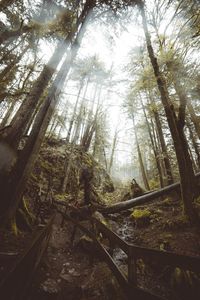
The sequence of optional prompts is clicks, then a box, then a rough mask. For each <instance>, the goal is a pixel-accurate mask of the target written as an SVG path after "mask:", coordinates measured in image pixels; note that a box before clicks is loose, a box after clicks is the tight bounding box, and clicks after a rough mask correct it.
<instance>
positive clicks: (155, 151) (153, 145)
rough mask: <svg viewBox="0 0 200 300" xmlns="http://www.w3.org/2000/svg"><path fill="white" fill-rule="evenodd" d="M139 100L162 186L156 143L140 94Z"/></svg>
mask: <svg viewBox="0 0 200 300" xmlns="http://www.w3.org/2000/svg"><path fill="white" fill-rule="evenodd" d="M140 101H141V104H142V110H143V113H144V117H145V121H146V125H147V129H148V133H149V137H150V141H151V146H152V149H153V153H154V157H155V161H156V166H157V170H158V176H159V180H160V187H161V188H162V187H163V186H164V181H163V176H162V169H161V165H160V161H159V156H158V149H157V148H156V145H155V144H154V140H153V136H152V133H151V128H150V125H149V121H148V118H147V114H146V111H145V107H144V104H143V101H142V98H141V96H140Z"/></svg>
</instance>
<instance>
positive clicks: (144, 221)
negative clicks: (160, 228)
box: [131, 208, 151, 227]
mask: <svg viewBox="0 0 200 300" xmlns="http://www.w3.org/2000/svg"><path fill="white" fill-rule="evenodd" d="M150 216H151V212H150V211H149V210H148V209H147V208H145V209H134V210H133V212H132V213H131V218H132V220H133V221H134V222H135V225H136V226H137V227H142V226H146V225H148V224H149V223H150Z"/></svg>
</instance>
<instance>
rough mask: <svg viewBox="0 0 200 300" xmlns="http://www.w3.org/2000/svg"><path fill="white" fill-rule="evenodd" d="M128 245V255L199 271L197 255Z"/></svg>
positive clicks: (199, 259)
mask: <svg viewBox="0 0 200 300" xmlns="http://www.w3.org/2000/svg"><path fill="white" fill-rule="evenodd" d="M129 247H130V250H129V251H130V252H129V253H130V256H133V257H135V258H144V259H145V258H146V259H149V260H153V261H156V262H158V263H163V264H165V265H169V266H174V267H180V268H183V269H188V270H192V271H197V272H199V271H200V258H199V257H192V256H186V255H181V254H176V253H173V252H169V251H160V250H156V249H149V248H144V247H139V246H135V245H130V244H129Z"/></svg>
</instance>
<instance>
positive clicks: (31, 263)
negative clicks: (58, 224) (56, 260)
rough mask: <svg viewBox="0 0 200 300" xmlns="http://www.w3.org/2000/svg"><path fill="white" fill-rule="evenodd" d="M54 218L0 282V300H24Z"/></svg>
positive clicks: (49, 234)
mask: <svg viewBox="0 0 200 300" xmlns="http://www.w3.org/2000/svg"><path fill="white" fill-rule="evenodd" d="M53 219H54V217H52V218H51V220H50V221H49V223H48V224H47V225H46V226H45V227H43V228H42V229H40V230H39V232H38V231H37V234H36V236H35V238H34V239H33V241H32V243H31V244H30V245H29V247H28V248H27V249H26V250H25V251H24V253H23V254H22V255H21V256H20V257H19V258H18V259H17V261H16V262H15V263H14V265H13V267H12V268H11V269H10V270H9V272H8V273H7V275H5V277H4V279H3V280H2V281H1V282H0V299H2V300H25V299H27V293H28V288H29V287H30V284H31V282H32V278H33V275H34V274H35V271H36V269H37V267H38V265H39V263H40V261H41V258H42V256H43V254H44V252H45V251H46V248H47V246H48V242H49V239H50V236H51V229H52V224H53Z"/></svg>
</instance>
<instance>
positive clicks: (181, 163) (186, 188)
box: [138, 2, 197, 222]
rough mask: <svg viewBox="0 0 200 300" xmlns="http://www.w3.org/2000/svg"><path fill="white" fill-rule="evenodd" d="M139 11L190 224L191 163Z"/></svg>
mask: <svg viewBox="0 0 200 300" xmlns="http://www.w3.org/2000/svg"><path fill="white" fill-rule="evenodd" d="M138 6H139V10H140V13H141V16H142V23H143V29H144V33H145V38H146V44H147V50H148V54H149V58H150V61H151V64H152V67H153V70H154V74H155V77H156V81H157V86H158V89H159V92H160V95H161V100H162V104H163V106H164V109H165V114H166V117H167V121H168V125H169V128H170V132H171V135H172V139H173V142H174V147H175V152H176V157H177V161H178V167H179V174H180V182H181V195H182V200H183V205H184V212H185V214H186V215H187V216H188V218H189V219H190V221H191V222H194V221H195V220H196V213H195V210H194V207H193V204H192V201H193V200H194V199H195V196H196V189H197V184H196V180H195V176H194V170H193V167H192V162H191V159H190V156H189V152H188V145H187V142H186V139H185V136H184V132H183V127H182V126H178V120H177V118H176V115H175V112H174V107H173V105H172V103H171V101H170V98H169V93H168V90H167V85H166V82H165V79H164V77H163V76H162V74H161V72H160V68H159V65H158V62H157V58H156V57H155V54H154V51H153V48H152V44H151V39H150V34H149V31H148V27H147V21H146V15H145V10H144V4H143V2H140V4H138Z"/></svg>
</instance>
